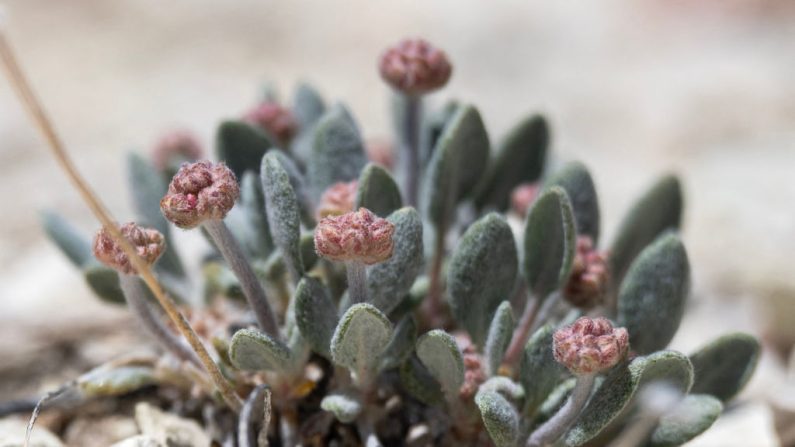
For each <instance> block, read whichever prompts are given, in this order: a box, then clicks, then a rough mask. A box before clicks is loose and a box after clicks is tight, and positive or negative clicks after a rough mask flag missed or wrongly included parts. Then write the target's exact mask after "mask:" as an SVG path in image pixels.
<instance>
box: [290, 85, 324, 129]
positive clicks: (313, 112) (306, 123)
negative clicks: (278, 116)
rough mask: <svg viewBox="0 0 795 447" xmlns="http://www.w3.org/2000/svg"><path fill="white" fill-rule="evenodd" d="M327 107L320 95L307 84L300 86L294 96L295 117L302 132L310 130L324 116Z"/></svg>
mask: <svg viewBox="0 0 795 447" xmlns="http://www.w3.org/2000/svg"><path fill="white" fill-rule="evenodd" d="M325 111H326V105H325V104H324V103H323V98H322V97H321V96H320V93H318V91H317V90H316V89H315V88H314V87H313V86H311V85H310V84H308V83H306V82H302V83H300V84H298V87H297V88H296V89H295V94H294V95H293V115H294V116H295V120H296V121H297V122H298V126H299V129H300V130H301V131H304V130H307V129H309V127H310V126H312V125H313V124H315V122H317V120H319V119H320V117H321V116H323V113H324V112H325Z"/></svg>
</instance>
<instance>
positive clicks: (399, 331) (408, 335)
mask: <svg viewBox="0 0 795 447" xmlns="http://www.w3.org/2000/svg"><path fill="white" fill-rule="evenodd" d="M416 342H417V323H416V322H415V321H414V318H413V317H412V316H411V315H407V316H405V317H403V319H402V320H400V322H399V323H398V324H397V326H396V327H395V332H394V333H393V334H392V340H390V341H389V345H387V347H386V349H385V350H384V354H383V356H382V360H381V365H380V366H379V369H381V370H382V371H383V370H385V369H389V368H394V367H396V366H398V365H400V364H401V363H403V362H405V361H406V359H408V358H409V356H411V354H412V352H414V345H415V343H416Z"/></svg>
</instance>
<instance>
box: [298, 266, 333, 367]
mask: <svg viewBox="0 0 795 447" xmlns="http://www.w3.org/2000/svg"><path fill="white" fill-rule="evenodd" d="M294 301H295V320H296V324H297V325H298V329H299V330H300V331H301V333H302V334H303V335H304V338H305V339H306V341H307V342H308V343H309V346H311V348H312V350H313V351H315V352H317V353H318V354H320V355H322V356H324V357H326V358H331V351H330V345H331V337H333V336H334V329H335V328H336V327H337V306H336V305H335V304H334V302H333V301H332V300H331V295H330V294H329V291H328V289H326V287H325V286H324V285H323V283H321V282H320V281H319V280H317V279H315V278H309V277H306V276H305V277H303V278H301V281H300V282H299V283H298V287H297V288H296V289H295V298H294Z"/></svg>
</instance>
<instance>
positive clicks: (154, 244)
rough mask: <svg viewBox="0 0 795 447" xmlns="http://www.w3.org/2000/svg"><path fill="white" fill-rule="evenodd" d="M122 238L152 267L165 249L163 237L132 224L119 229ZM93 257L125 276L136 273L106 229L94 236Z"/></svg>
mask: <svg viewBox="0 0 795 447" xmlns="http://www.w3.org/2000/svg"><path fill="white" fill-rule="evenodd" d="M119 231H121V234H122V236H124V238H125V239H127V242H129V243H130V244H132V246H133V248H135V251H136V253H138V256H140V257H141V259H143V260H144V261H145V262H146V263H147V264H149V265H152V264H154V263H155V261H157V259H158V258H159V257H160V255H162V254H163V251H164V250H165V249H166V241H165V239H164V238H163V235H162V234H161V233H160V232H159V231H157V230H155V229H153V228H144V227H141V226H138V225H136V224H134V223H132V222H130V223H126V224H124V225H122V226H121V227H120V228H119ZM93 249H94V256H95V257H96V258H97V259H98V260H99V261H100V262H102V263H103V264H105V265H107V266H108V267H111V268H114V269H116V270H118V271H119V272H121V273H124V274H127V275H135V274H137V273H138V272H137V271H136V270H135V267H133V265H132V263H131V262H130V259H129V257H127V253H125V252H124V250H123V249H122V248H121V245H119V244H118V243H117V242H116V240H115V239H114V238H113V236H112V235H111V233H110V231H108V229H107V228H104V227H103V228H101V229H100V230H99V231H97V234H96V235H95V236H94V246H93Z"/></svg>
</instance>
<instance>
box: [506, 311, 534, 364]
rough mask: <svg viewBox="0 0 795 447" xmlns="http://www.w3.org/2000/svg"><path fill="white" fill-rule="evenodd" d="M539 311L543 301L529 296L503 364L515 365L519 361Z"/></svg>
mask: <svg viewBox="0 0 795 447" xmlns="http://www.w3.org/2000/svg"><path fill="white" fill-rule="evenodd" d="M539 310H541V300H539V299H538V298H537V297H536V298H532V297H529V296H528V300H527V302H526V304H525V306H524V311H523V312H522V318H521V319H519V325H518V326H517V327H516V330H515V331H514V332H513V338H511V343H510V344H509V345H508V349H507V350H506V351H505V357H504V358H503V362H504V363H505V364H507V365H513V364H515V363H516V361H517V360H519V356H520V355H521V354H522V350H523V349H524V345H525V343H527V339H528V338H529V337H530V330H531V329H532V328H533V323H535V321H536V318H537V317H538V311H539Z"/></svg>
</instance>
